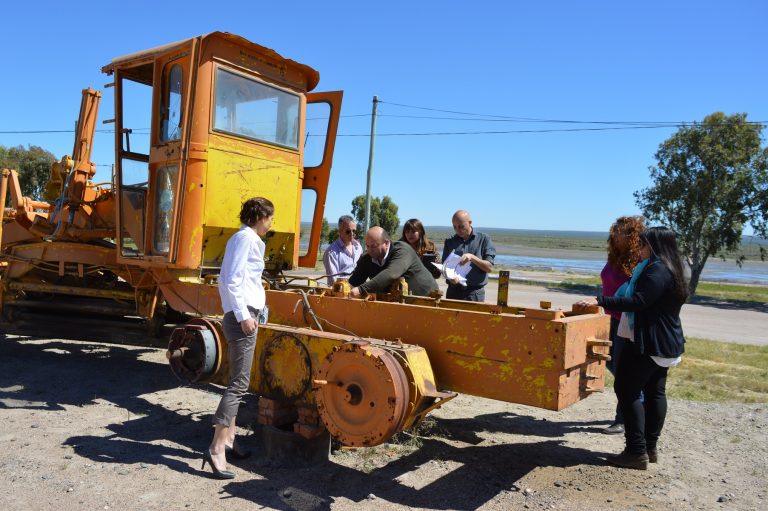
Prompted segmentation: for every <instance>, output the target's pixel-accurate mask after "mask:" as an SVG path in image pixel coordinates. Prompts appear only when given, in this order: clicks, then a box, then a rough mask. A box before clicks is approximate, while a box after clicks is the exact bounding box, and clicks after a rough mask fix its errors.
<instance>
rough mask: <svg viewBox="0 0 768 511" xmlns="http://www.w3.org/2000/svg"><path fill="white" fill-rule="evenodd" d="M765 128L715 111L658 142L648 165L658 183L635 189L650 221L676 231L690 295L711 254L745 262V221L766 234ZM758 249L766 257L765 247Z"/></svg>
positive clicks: (767, 167) (743, 117)
mask: <svg viewBox="0 0 768 511" xmlns="http://www.w3.org/2000/svg"><path fill="white" fill-rule="evenodd" d="M761 132H762V125H761V124H759V123H752V122H749V121H747V114H744V113H740V114H733V115H725V114H723V113H721V112H716V113H713V114H711V115H708V116H707V117H705V118H704V121H702V122H701V123H700V124H699V123H694V124H693V125H692V126H685V127H682V128H680V129H679V130H678V131H677V132H676V133H675V134H674V135H672V136H671V137H670V138H668V139H667V140H665V141H664V142H663V143H662V144H661V145H660V146H659V150H658V151H657V152H656V155H655V158H656V161H657V164H656V166H655V167H653V166H652V167H650V168H649V170H650V173H651V179H652V180H653V185H652V186H651V187H649V188H645V189H643V190H639V191H637V192H635V194H634V195H635V201H636V202H637V205H638V206H639V207H640V208H641V210H642V211H643V214H644V215H645V216H646V217H647V218H648V219H650V220H654V221H660V222H662V223H664V224H666V225H667V226H669V227H670V228H671V229H673V230H674V231H675V232H676V233H677V235H678V242H679V244H680V250H681V252H682V253H683V256H684V257H685V258H686V259H687V260H688V264H689V265H690V268H691V280H690V284H689V290H690V293H691V294H694V293H695V292H696V287H697V286H698V284H699V277H700V276H701V272H702V270H703V269H704V265H705V264H706V262H707V259H708V258H709V257H710V256H713V255H717V254H720V255H721V257H724V256H723V252H724V251H725V252H730V253H737V254H738V255H737V263H738V264H739V265H740V264H741V262H742V261H743V259H744V256H743V255H742V254H740V253H738V249H739V245H740V242H741V237H742V233H743V230H744V228H745V227H746V226H747V225H749V226H751V227H752V229H753V230H754V232H755V234H756V235H758V236H761V237H763V238H765V237H766V227H767V221H768V148H764V147H761V142H762V140H761ZM760 254H761V257H762V258H763V259H765V255H766V252H765V249H764V248H762V247H761V249H760Z"/></svg>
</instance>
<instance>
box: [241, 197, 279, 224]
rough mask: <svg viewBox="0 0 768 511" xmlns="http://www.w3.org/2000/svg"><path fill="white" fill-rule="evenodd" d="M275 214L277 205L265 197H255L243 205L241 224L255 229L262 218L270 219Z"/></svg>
mask: <svg viewBox="0 0 768 511" xmlns="http://www.w3.org/2000/svg"><path fill="white" fill-rule="evenodd" d="M274 214H275V205H274V204H272V201H270V200H269V199H265V198H264V197H253V198H251V199H248V200H247V201H245V202H244V203H243V207H242V208H241V209H240V222H242V223H243V224H244V225H247V226H248V227H253V226H254V225H256V222H258V221H259V220H261V219H262V218H268V217H270V216H272V215H274Z"/></svg>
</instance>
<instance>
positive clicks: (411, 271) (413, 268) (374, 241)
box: [349, 227, 438, 297]
mask: <svg viewBox="0 0 768 511" xmlns="http://www.w3.org/2000/svg"><path fill="white" fill-rule="evenodd" d="M365 248H366V254H365V255H363V256H362V257H361V258H360V259H359V260H358V261H357V266H355V270H354V271H353V272H352V276H351V277H349V283H350V285H352V286H354V287H353V288H352V296H355V297H359V296H364V295H366V294H369V293H387V292H389V289H390V288H391V287H392V283H393V282H395V281H396V280H397V279H399V278H400V277H403V278H405V281H406V282H407V283H408V290H409V291H410V292H411V294H413V295H418V296H428V295H429V293H431V292H432V291H437V290H438V287H437V282H435V279H434V277H432V274H430V273H429V271H427V269H426V268H425V267H424V264H422V262H421V259H419V256H418V255H417V254H416V252H415V251H414V250H413V249H412V248H411V247H410V246H409V245H408V244H407V243H405V242H403V241H391V240H390V239H389V234H387V231H385V230H384V229H382V228H381V227H371V228H370V229H368V232H367V233H366V235H365ZM369 279H370V280H369Z"/></svg>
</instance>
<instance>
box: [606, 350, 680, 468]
mask: <svg viewBox="0 0 768 511" xmlns="http://www.w3.org/2000/svg"><path fill="white" fill-rule="evenodd" d="M667 371H668V368H666V367H661V366H659V365H658V364H656V362H654V361H653V359H652V358H651V357H650V356H649V355H643V354H640V352H639V351H638V349H637V346H636V345H635V343H634V342H627V343H626V344H625V345H624V349H623V350H622V352H621V358H620V359H619V367H618V370H617V371H616V381H615V383H614V386H613V388H614V390H615V391H616V395H617V396H618V398H619V407H620V408H621V412H622V413H623V414H624V436H625V437H626V439H627V450H628V451H629V452H631V453H632V454H642V453H645V452H647V451H650V450H654V449H656V442H658V440H659V435H661V429H662V428H663V427H664V419H665V418H666V416H667V394H666V387H667ZM641 391H642V392H643V394H644V397H645V400H644V401H642V400H641V399H640V392H641Z"/></svg>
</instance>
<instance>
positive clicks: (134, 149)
mask: <svg viewBox="0 0 768 511" xmlns="http://www.w3.org/2000/svg"><path fill="white" fill-rule="evenodd" d="M102 71H103V72H104V73H106V74H109V75H114V87H115V119H114V122H115V133H116V135H115V137H116V138H115V151H116V155H115V162H116V170H115V187H116V199H117V208H118V215H117V233H118V236H117V243H118V263H127V264H133V265H142V266H153V267H157V266H165V267H167V268H168V269H177V270H195V272H197V271H199V272H200V273H209V272H210V273H216V272H217V271H218V268H219V266H220V264H221V260H222V257H223V254H224V247H225V245H226V242H227V239H228V238H229V237H230V236H231V235H232V233H233V232H235V231H236V230H237V229H238V228H239V220H238V213H239V211H240V206H241V204H242V202H243V201H245V200H246V199H248V198H250V197H253V196H263V197H267V198H268V199H270V200H271V201H272V202H273V203H274V204H275V209H276V213H275V220H274V223H273V226H272V231H273V232H271V233H270V235H268V239H267V240H266V245H267V253H266V257H265V263H266V267H267V270H272V271H277V270H282V269H290V268H294V267H296V266H305V267H314V265H315V262H316V261H315V259H316V255H317V250H318V247H319V243H320V225H321V221H322V217H323V210H324V206H325V197H326V190H327V186H328V178H329V174H330V168H331V162H332V157H333V149H334V144H335V138H336V128H337V126H338V120H339V112H340V107H341V96H342V93H341V92H326V93H314V94H310V93H309V91H311V90H312V89H313V88H314V87H315V86H316V85H317V83H318V81H319V74H318V73H317V71H315V70H314V69H312V68H310V67H308V66H305V65H303V64H299V63H298V62H294V61H292V60H288V59H285V58H283V57H281V56H280V55H278V54H277V53H276V52H274V51H273V50H270V49H268V48H265V47H263V46H259V45H257V44H254V43H251V42H250V41H247V40H246V39H244V38H242V37H239V36H236V35H233V34H228V33H225V32H214V33H211V34H207V35H203V36H199V37H195V38H192V39H188V40H186V41H181V42H177V43H173V44H169V45H166V46H162V47H159V48H154V49H151V50H147V51H143V52H140V53H136V54H133V55H127V56H125V57H120V58H117V59H115V60H113V61H112V63H111V64H109V65H107V66H105V67H104V68H103V69H102ZM310 104H311V105H322V106H320V107H317V108H314V110H313V115H312V119H310V120H309V121H308V119H307V115H306V112H307V106H308V105H310ZM315 110H316V111H317V112H315ZM308 122H309V123H310V125H311V126H308ZM147 127H148V128H147ZM310 127H311V129H310ZM310 131H311V133H310ZM318 135H319V136H318ZM310 136H313V138H311V139H310V138H309V137H310ZM307 140H310V141H311V142H312V144H313V145H314V146H315V147H319V148H320V149H319V151H318V157H316V158H314V159H313V161H312V162H306V163H305V149H306V145H307ZM315 163H316V165H315ZM305 164H307V165H313V166H308V167H305ZM307 197H313V198H314V199H315V200H314V208H313V209H312V213H311V219H312V227H311V229H310V230H309V231H308V232H309V236H308V240H307V242H306V244H304V243H302V246H301V250H300V244H299V238H300V233H301V224H300V220H301V211H302V198H304V200H305V202H307V200H306V199H307ZM303 206H304V209H305V210H307V209H308V206H309V205H308V204H304V205H303ZM304 245H306V246H304ZM305 250H306V251H305ZM300 252H302V253H303V255H302V254H301V253H300Z"/></svg>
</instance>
